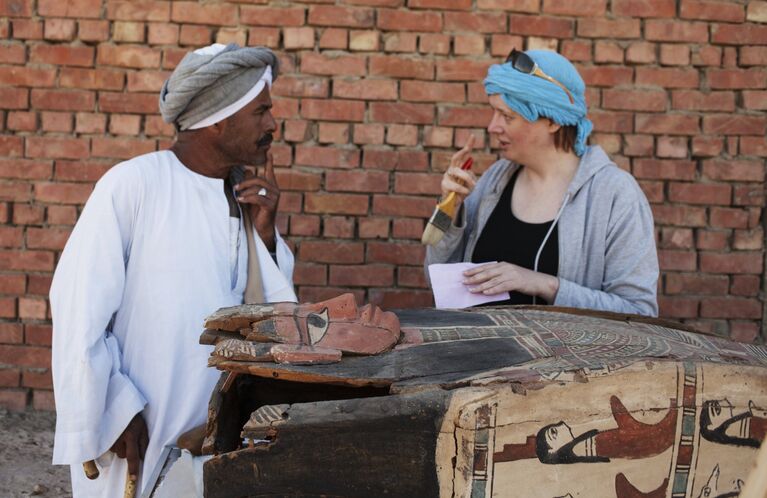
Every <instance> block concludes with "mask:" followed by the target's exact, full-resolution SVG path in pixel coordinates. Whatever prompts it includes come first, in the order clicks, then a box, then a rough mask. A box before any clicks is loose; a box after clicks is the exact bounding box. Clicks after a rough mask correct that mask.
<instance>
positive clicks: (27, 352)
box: [0, 345, 51, 368]
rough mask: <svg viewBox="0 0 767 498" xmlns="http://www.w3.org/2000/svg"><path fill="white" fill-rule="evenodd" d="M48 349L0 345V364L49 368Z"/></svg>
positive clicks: (49, 356) (49, 351) (49, 355)
mask: <svg viewBox="0 0 767 498" xmlns="http://www.w3.org/2000/svg"><path fill="white" fill-rule="evenodd" d="M50 362H51V350H50V348H44V347H37V346H17V345H0V363H5V364H12V365H15V366H19V367H31V368H49V367H50V364H51V363H50Z"/></svg>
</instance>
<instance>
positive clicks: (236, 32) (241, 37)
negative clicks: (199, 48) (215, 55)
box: [216, 28, 248, 47]
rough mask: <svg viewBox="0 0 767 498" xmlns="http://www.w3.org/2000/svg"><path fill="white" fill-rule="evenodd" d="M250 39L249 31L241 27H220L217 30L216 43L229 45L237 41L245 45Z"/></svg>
mask: <svg viewBox="0 0 767 498" xmlns="http://www.w3.org/2000/svg"><path fill="white" fill-rule="evenodd" d="M247 39H248V31H246V30H245V29H239V28H219V29H218V31H216V43H221V44H223V45H229V44H230V43H236V44H237V45H239V46H241V47H243V46H245V44H246V40H247Z"/></svg>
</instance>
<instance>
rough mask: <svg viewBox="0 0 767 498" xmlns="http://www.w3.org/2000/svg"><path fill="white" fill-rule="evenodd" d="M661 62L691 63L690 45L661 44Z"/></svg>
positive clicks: (671, 63)
mask: <svg viewBox="0 0 767 498" xmlns="http://www.w3.org/2000/svg"><path fill="white" fill-rule="evenodd" d="M660 63H661V64H663V65H664V66H688V65H690V47H688V46H685V45H678V44H670V43H664V44H661V46H660Z"/></svg>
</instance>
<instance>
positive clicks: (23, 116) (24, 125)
mask: <svg viewBox="0 0 767 498" xmlns="http://www.w3.org/2000/svg"><path fill="white" fill-rule="evenodd" d="M0 93H2V92H0ZM8 129H9V130H17V131H35V130H37V114H36V113H34V112H9V113H8Z"/></svg>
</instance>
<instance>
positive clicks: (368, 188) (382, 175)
mask: <svg viewBox="0 0 767 498" xmlns="http://www.w3.org/2000/svg"><path fill="white" fill-rule="evenodd" d="M325 188H326V189H327V190H328V191H329V192H332V191H339V192H388V190H389V174H388V173H387V172H382V171H328V172H327V176H326V180H325Z"/></svg>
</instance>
